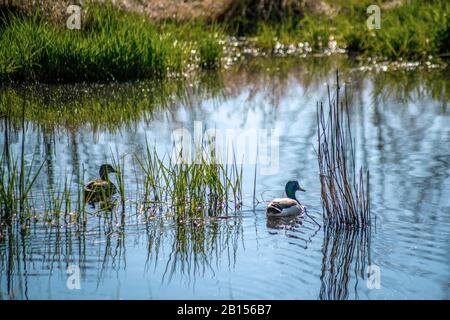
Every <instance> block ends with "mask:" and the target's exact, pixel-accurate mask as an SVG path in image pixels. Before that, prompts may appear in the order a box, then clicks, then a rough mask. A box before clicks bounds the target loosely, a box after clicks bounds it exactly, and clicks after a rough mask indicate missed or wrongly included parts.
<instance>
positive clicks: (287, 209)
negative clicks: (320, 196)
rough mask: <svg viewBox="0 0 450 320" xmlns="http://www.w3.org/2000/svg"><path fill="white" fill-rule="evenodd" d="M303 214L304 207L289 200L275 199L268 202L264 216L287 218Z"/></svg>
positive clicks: (295, 201)
mask: <svg viewBox="0 0 450 320" xmlns="http://www.w3.org/2000/svg"><path fill="white" fill-rule="evenodd" d="M304 213H305V207H304V206H302V205H301V204H300V203H298V201H297V200H294V199H291V198H276V199H273V200H272V201H270V203H269V204H268V206H267V210H266V214H267V216H268V217H289V216H298V215H303V214H304Z"/></svg>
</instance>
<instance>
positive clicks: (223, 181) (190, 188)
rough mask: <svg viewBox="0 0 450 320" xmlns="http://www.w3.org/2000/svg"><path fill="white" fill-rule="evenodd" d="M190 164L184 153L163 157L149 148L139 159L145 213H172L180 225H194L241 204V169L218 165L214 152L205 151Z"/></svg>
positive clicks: (233, 165)
mask: <svg viewBox="0 0 450 320" xmlns="http://www.w3.org/2000/svg"><path fill="white" fill-rule="evenodd" d="M200 154H201V155H199V156H198V157H196V159H195V160H193V161H189V160H188V159H184V158H183V151H182V150H180V152H179V153H176V154H175V155H173V154H172V155H166V156H163V157H160V156H159V155H158V153H157V151H156V149H154V148H153V149H152V148H150V146H149V145H148V144H147V145H146V148H145V150H144V155H143V156H136V159H137V161H138V163H139V164H140V166H141V168H142V170H143V171H144V174H145V179H144V187H143V190H144V196H143V204H144V207H145V209H144V211H152V212H157V211H160V210H161V209H163V211H167V209H169V210H173V212H174V213H175V216H176V219H177V221H178V222H180V223H181V222H185V221H186V220H189V221H190V222H195V220H197V219H202V218H204V217H205V216H207V215H208V216H219V215H221V214H223V213H228V210H229V209H230V208H231V209H233V210H238V209H240V207H241V202H242V177H243V171H242V166H239V165H238V164H237V162H236V160H234V162H233V163H232V164H230V165H229V164H225V165H224V164H221V163H218V162H217V161H216V158H215V154H214V151H212V150H208V149H202V151H201V152H200Z"/></svg>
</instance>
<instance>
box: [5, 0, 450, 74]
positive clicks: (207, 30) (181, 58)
mask: <svg viewBox="0 0 450 320" xmlns="http://www.w3.org/2000/svg"><path fill="white" fill-rule="evenodd" d="M330 3H338V4H339V5H340V6H341V10H340V11H339V13H338V14H337V15H335V16H332V17H330V16H325V15H320V14H317V13H312V12H309V11H307V10H306V11H305V12H304V14H303V15H300V16H298V15H291V16H289V15H288V14H286V15H284V16H283V17H282V18H281V19H282V20H279V21H276V20H271V21H272V22H267V21H261V20H255V21H252V22H251V23H252V24H253V25H254V27H252V28H249V29H248V30H247V33H246V34H245V35H246V36H248V37H250V38H251V41H250V44H251V45H252V46H255V47H256V48H259V49H263V50H266V51H269V52H276V51H277V50H274V49H275V48H277V46H278V47H279V44H282V45H285V48H287V47H288V46H289V45H291V46H295V47H296V48H298V47H299V44H301V46H303V48H305V47H304V46H305V44H306V43H307V44H308V47H311V48H312V51H313V52H323V51H324V50H325V49H326V48H327V47H328V43H329V41H330V39H332V40H333V41H336V43H337V45H338V46H339V47H340V48H346V49H347V50H348V52H349V53H351V54H356V55H359V56H365V57H377V58H378V60H380V59H385V58H386V59H389V60H397V59H400V58H403V59H409V60H411V59H419V60H421V59H427V58H428V56H429V55H432V56H434V57H436V56H442V57H446V56H448V55H449V43H450V22H449V21H450V19H449V18H448V17H449V15H450V3H449V2H448V1H444V0H434V1H427V2H423V1H419V0H412V1H411V2H410V4H405V5H402V6H400V7H397V8H393V9H389V10H388V9H386V10H384V9H382V10H381V29H379V30H368V28H367V26H366V20H367V17H368V15H367V13H366V9H367V7H368V6H369V5H371V4H376V3H378V4H380V5H381V1H371V0H363V1H354V0H352V1H345V2H343V1H330ZM5 12H8V11H5ZM241 20H242V19H241ZM241 20H239V17H234V18H233V17H231V18H230V19H228V20H225V21H221V22H220V23H217V22H214V23H210V24H207V23H205V22H203V21H190V22H175V21H163V22H158V23H154V22H151V21H150V20H148V19H146V18H145V17H144V16H141V15H139V14H136V13H131V12H126V11H123V10H121V9H119V8H117V7H114V6H113V5H111V4H90V5H89V6H88V7H87V13H86V14H85V15H83V16H82V28H81V30H69V29H67V28H66V27H65V25H64V24H63V23H61V22H58V23H57V22H55V21H53V22H52V21H50V20H49V19H48V18H46V17H44V15H43V14H42V13H39V12H35V13H28V14H26V13H18V12H14V13H12V12H10V13H7V14H6V16H4V17H3V18H2V22H1V23H0V80H4V81H8V80H19V81H36V80H38V81H46V82H73V81H114V80H116V81H120V80H128V79H136V78H158V79H161V78H165V77H173V76H177V77H179V76H180V75H185V74H186V73H189V72H192V71H194V70H197V69H218V68H220V67H221V58H222V57H223V56H224V55H225V51H224V47H226V46H227V42H226V41H225V39H226V36H227V35H237V32H238V31H236V30H239V26H238V27H233V26H235V25H236V23H235V22H236V21H238V24H239V23H245V22H242V21H241ZM239 21H241V22H239ZM226 30H227V32H226ZM239 32H240V31H239ZM282 50H286V49H282ZM305 51H306V50H304V49H303V50H302V51H301V52H305ZM296 52H298V51H296ZM306 52H307V51H306Z"/></svg>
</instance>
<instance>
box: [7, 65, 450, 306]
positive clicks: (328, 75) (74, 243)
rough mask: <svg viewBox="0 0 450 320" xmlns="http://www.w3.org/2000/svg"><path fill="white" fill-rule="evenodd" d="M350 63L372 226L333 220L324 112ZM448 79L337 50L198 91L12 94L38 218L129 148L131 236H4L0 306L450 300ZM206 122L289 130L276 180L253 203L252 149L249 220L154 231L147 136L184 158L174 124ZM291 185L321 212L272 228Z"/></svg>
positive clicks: (162, 226)
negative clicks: (386, 68) (49, 196)
mask: <svg viewBox="0 0 450 320" xmlns="http://www.w3.org/2000/svg"><path fill="white" fill-rule="evenodd" d="M336 68H339V69H340V70H341V78H342V79H343V80H344V81H346V86H347V90H348V95H349V99H350V106H351V110H350V111H351V118H350V119H351V126H352V130H353V133H354V137H355V139H356V149H357V155H356V157H357V160H358V163H359V165H362V166H363V167H364V168H368V169H370V196H371V214H372V227H371V228H370V229H366V230H346V231H345V230H344V231H342V230H341V231H340V232H337V231H333V230H330V229H327V228H324V227H323V223H322V206H321V199H320V183H319V176H318V164H317V158H316V153H315V148H316V147H317V141H316V134H317V132H316V130H317V127H316V103H317V102H318V101H324V102H326V99H327V87H326V86H325V85H324V84H326V83H328V84H330V85H333V84H334V82H335V70H336ZM449 84H450V77H449V76H448V70H442V69H437V70H423V69H420V68H419V69H416V70H409V71H396V72H392V73H390V72H381V73H367V72H362V71H359V70H358V69H357V68H353V66H352V63H351V62H349V61H348V60H346V59H345V58H341V57H337V58H309V59H308V60H293V61H291V60H290V61H289V62H287V61H286V59H285V60H283V59H281V60H280V61H277V60H271V61H266V60H262V61H249V62H246V63H245V64H243V65H240V66H235V67H234V68H233V69H232V70H229V71H227V72H224V73H222V74H213V75H210V74H209V75H204V76H203V78H201V79H196V80H192V81H187V83H186V82H183V83H180V82H177V81H174V82H173V83H170V84H163V83H155V82H151V81H144V82H133V83H124V84H114V85H102V84H96V85H81V84H79V85H64V86H53V85H39V86H37V85H34V86H25V87H14V88H12V87H3V88H1V89H0V95H1V99H0V103H1V104H2V105H3V106H2V107H1V108H2V109H1V110H3V111H5V110H7V109H8V108H9V110H10V116H8V117H3V119H1V122H2V123H1V125H0V127H1V129H2V137H1V138H0V146H1V148H2V150H5V147H6V146H9V147H10V150H11V152H12V153H15V154H20V152H21V141H22V138H23V135H25V141H26V143H25V153H26V167H27V168H30V166H31V165H32V164H33V166H31V168H32V171H33V170H37V168H38V167H39V163H41V162H42V161H44V166H43V169H42V173H41V174H40V175H39V177H38V179H37V181H36V184H35V186H33V189H34V194H33V196H34V197H35V198H36V199H37V200H36V206H37V211H39V207H40V205H41V202H42V203H43V202H45V196H44V193H45V190H48V189H52V188H57V187H58V186H59V185H60V184H61V182H63V181H64V177H65V176H67V174H68V173H69V174H70V175H71V177H72V180H71V181H72V184H74V185H76V181H80V180H83V179H85V180H87V179H88V178H93V177H96V176H97V175H98V167H99V165H100V164H102V163H105V162H108V161H109V159H110V156H111V151H112V150H113V151H114V152H115V151H117V152H119V153H120V154H122V155H125V157H124V161H125V171H124V173H125V185H126V195H127V197H126V199H127V200H126V204H125V205H126V208H127V210H126V212H125V226H124V227H123V228H117V226H116V225H114V224H108V223H106V222H105V221H106V219H105V218H104V216H102V215H101V214H100V215H94V214H92V217H90V221H89V223H88V226H87V230H85V231H82V232H80V231H79V230H78V229H77V227H76V226H73V225H69V226H67V225H64V224H55V223H53V224H51V223H50V224H45V223H41V222H40V221H39V222H36V223H31V224H30V225H29V227H28V228H27V229H26V230H23V229H20V225H16V224H13V226H10V227H4V228H3V229H4V230H3V231H2V236H0V268H1V274H0V299H79V298H81V299H86V298H87V299H430V298H437V299H449V298H450V232H449V230H450V110H449V105H448V98H449V89H448V88H449ZM23 107H24V108H25V113H24V121H23V119H22V110H23V109H22V108H23ZM199 124H200V126H201V127H202V130H203V131H204V130H206V129H208V128H210V129H211V128H215V129H216V130H219V131H220V130H222V132H226V130H231V129H233V130H234V131H233V132H242V131H239V130H247V131H246V132H257V133H261V132H266V131H264V130H267V132H272V133H273V132H276V134H275V138H273V140H271V141H272V142H271V143H273V146H275V147H274V149H273V150H272V151H270V152H274V153H270V155H271V159H272V160H273V163H271V165H272V167H271V170H269V171H270V172H269V174H267V173H268V172H262V170H261V167H259V168H258V167H257V170H256V171H257V175H256V192H255V194H256V197H257V199H258V200H259V201H260V203H259V204H258V205H257V206H256V207H255V208H253V204H252V199H253V184H254V171H255V166H254V164H253V163H252V161H251V158H252V157H253V154H252V155H251V157H249V158H250V159H247V160H248V161H247V162H246V163H244V164H243V170H244V181H243V192H244V203H243V208H242V211H240V212H237V213H234V212H233V213H231V214H229V216H228V218H226V219H222V218H211V219H207V220H206V222H205V223H204V224H201V225H197V226H194V225H190V224H177V223H176V222H175V220H173V219H171V218H170V217H167V216H158V215H156V216H154V217H153V218H152V219H151V220H148V221H147V222H145V223H144V222H143V221H142V219H141V217H140V215H139V213H138V211H137V210H136V207H137V205H136V203H137V202H138V201H139V199H138V198H139V194H140V192H141V190H139V187H138V183H137V181H139V179H140V176H139V175H140V174H139V170H138V169H136V168H137V164H136V160H135V157H134V155H136V154H140V153H142V152H143V147H144V146H145V145H146V143H150V144H152V145H154V146H155V147H156V148H157V150H158V151H159V152H161V153H162V152H164V151H165V150H170V147H171V145H172V141H171V137H172V133H173V132H174V130H177V129H180V128H184V129H187V131H188V132H191V133H193V132H194V130H195V128H196V126H197V128H198V126H199ZM253 129H255V131H251V130H253ZM248 130H250V131H248ZM249 139H250V140H249V145H250V147H252V146H255V145H257V144H258V143H257V142H258V141H257V140H256V138H255V136H252V135H250V138H249ZM252 150H253V149H252ZM274 150H275V151H274ZM277 150H278V152H277ZM33 155H34V156H33ZM43 159H45V160H43ZM290 179H297V180H299V181H300V184H301V185H302V186H303V187H304V188H305V189H306V192H305V193H301V194H297V196H298V197H299V199H300V201H301V202H302V203H303V204H304V205H305V206H306V207H307V208H308V212H309V214H310V215H309V216H308V217H306V218H304V219H298V220H295V219H294V220H292V219H291V220H281V221H280V220H268V219H267V218H266V216H265V211H264V210H265V203H264V201H267V200H270V199H271V198H272V197H278V196H283V195H284V185H285V183H286V181H288V180H290ZM74 190H76V188H74ZM39 199H41V200H39ZM313 219H316V220H317V221H318V222H319V224H320V225H321V226H318V225H317V224H315V223H314V221H313ZM369 266H370V267H371V270H372V272H371V273H370V274H371V276H370V277H368V271H369V270H368V269H367V268H368V267H369ZM78 274H79V275H80V278H79V282H77V281H78V280H74V281H72V280H73V279H75V278H73V276H76V275H78ZM378 276H379V277H378ZM374 277H375V278H374ZM77 279H78V278H77ZM374 279H375V280H374ZM68 280H69V282H68Z"/></svg>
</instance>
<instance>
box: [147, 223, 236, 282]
mask: <svg viewBox="0 0 450 320" xmlns="http://www.w3.org/2000/svg"><path fill="white" fill-rule="evenodd" d="M148 230H151V232H150V233H148V252H149V256H148V258H147V264H148V265H149V264H150V262H151V261H153V264H154V267H155V268H156V266H157V264H158V263H159V262H158V260H159V255H160V254H161V253H160V246H161V244H162V243H161V236H160V235H162V234H163V233H164V234H165V235H166V236H165V237H164V238H165V239H171V243H170V246H171V251H170V254H169V256H168V258H167V260H166V262H165V268H164V275H163V279H162V281H164V280H167V281H168V282H170V281H171V280H172V278H173V277H174V276H175V275H176V274H179V275H181V276H186V277H188V278H190V277H195V276H204V274H205V272H207V271H208V270H209V271H210V272H211V273H213V274H214V272H215V269H216V268H217V269H218V268H220V267H219V264H220V263H221V262H226V261H227V263H228V268H232V267H233V266H234V263H235V261H236V251H237V249H238V246H239V236H240V235H242V225H241V220H240V219H235V218H230V219H225V220H223V219H220V220H214V219H209V220H208V221H207V222H206V223H204V224H198V225H192V224H176V225H172V226H167V225H164V222H162V221H161V220H160V221H154V224H152V227H150V228H148ZM222 255H225V257H226V259H223V257H222ZM152 258H153V259H152Z"/></svg>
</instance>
